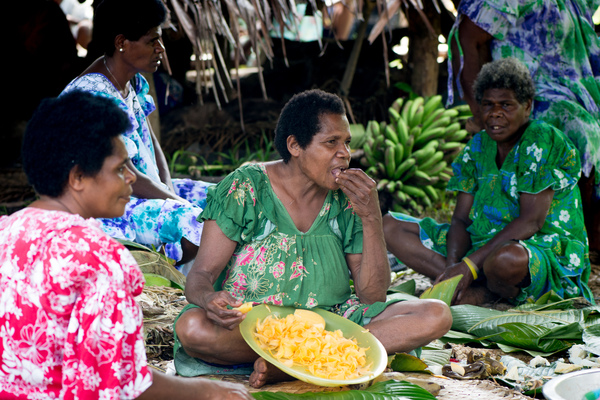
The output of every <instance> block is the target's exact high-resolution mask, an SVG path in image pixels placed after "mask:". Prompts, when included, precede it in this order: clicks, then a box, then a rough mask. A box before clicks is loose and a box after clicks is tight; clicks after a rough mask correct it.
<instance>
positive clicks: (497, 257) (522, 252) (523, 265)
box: [483, 241, 529, 286]
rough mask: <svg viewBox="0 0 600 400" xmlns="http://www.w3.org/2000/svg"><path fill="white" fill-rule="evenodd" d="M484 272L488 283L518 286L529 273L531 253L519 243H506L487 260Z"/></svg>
mask: <svg viewBox="0 0 600 400" xmlns="http://www.w3.org/2000/svg"><path fill="white" fill-rule="evenodd" d="M483 271H484V274H485V276H486V278H487V279H488V282H490V281H491V282H492V283H494V282H498V283H502V284H506V285H511V286H514V285H517V284H519V282H521V281H522V280H523V279H525V278H526V277H527V275H528V273H529V253H528V252H527V250H526V249H525V247H523V246H522V245H521V244H520V243H519V242H517V241H510V242H506V243H504V244H502V245H500V246H498V248H496V250H494V252H492V254H491V255H490V256H489V257H488V258H487V259H486V260H485V262H484V264H483Z"/></svg>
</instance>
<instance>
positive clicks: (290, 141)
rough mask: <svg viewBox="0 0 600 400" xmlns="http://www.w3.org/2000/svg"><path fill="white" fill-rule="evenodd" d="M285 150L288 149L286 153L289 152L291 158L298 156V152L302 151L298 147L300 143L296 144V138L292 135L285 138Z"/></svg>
mask: <svg viewBox="0 0 600 400" xmlns="http://www.w3.org/2000/svg"><path fill="white" fill-rule="evenodd" d="M287 148H288V151H289V152H290V154H291V155H292V157H294V156H295V157H297V156H299V155H300V150H302V148H301V147H300V143H298V140H297V139H296V136H294V135H290V136H288V137H287Z"/></svg>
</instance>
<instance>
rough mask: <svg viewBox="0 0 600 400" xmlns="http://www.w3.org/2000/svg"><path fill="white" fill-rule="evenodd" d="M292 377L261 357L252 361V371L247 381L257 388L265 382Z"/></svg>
mask: <svg viewBox="0 0 600 400" xmlns="http://www.w3.org/2000/svg"><path fill="white" fill-rule="evenodd" d="M293 379H294V378H293V377H291V376H289V375H288V374H286V373H285V372H283V371H282V370H280V369H279V368H277V367H276V366H274V365H273V364H271V363H268V362H267V360H265V359H264V358H262V357H259V358H258V359H257V360H256V361H255V362H254V371H253V372H252V374H251V375H250V379H249V383H250V386H252V387H253V388H259V387H261V386H263V385H266V384H267V383H275V382H284V381H291V380H293Z"/></svg>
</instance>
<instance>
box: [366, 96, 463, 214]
mask: <svg viewBox="0 0 600 400" xmlns="http://www.w3.org/2000/svg"><path fill="white" fill-rule="evenodd" d="M388 114H389V121H383V122H378V121H374V120H371V121H369V122H368V123H367V126H366V127H365V130H364V134H362V135H361V137H360V139H357V140H355V143H356V144H357V145H361V144H362V147H361V148H362V149H363V151H364V156H363V157H362V158H361V160H360V161H361V164H362V165H363V167H364V168H365V172H366V173H367V174H368V175H369V176H371V177H372V178H373V179H375V180H376V181H377V189H378V191H379V192H380V197H387V198H388V199H391V201H387V203H388V205H387V207H388V208H389V209H391V210H393V211H400V212H404V213H409V212H410V211H413V212H415V211H416V212H417V213H422V212H423V210H424V209H427V208H433V207H434V206H439V205H440V204H443V203H444V202H445V196H446V184H447V182H448V181H449V180H450V177H451V176H452V168H451V167H450V164H451V163H452V161H453V160H454V158H455V157H456V155H457V154H458V153H459V152H460V151H461V150H462V149H463V147H464V146H465V143H466V141H467V140H468V139H469V135H468V133H467V131H466V130H465V129H464V123H465V120H466V119H467V118H469V117H471V116H472V114H471V111H470V109H469V107H468V105H458V106H455V107H453V108H449V109H446V108H444V106H443V104H442V96H441V95H436V96H432V97H429V98H424V97H420V96H416V95H415V94H414V93H412V92H411V93H409V97H407V98H406V99H405V98H398V99H396V100H395V101H394V103H393V104H392V105H391V106H390V107H389V108H388ZM357 131H358V130H357ZM384 203H385V202H384ZM384 208H385V207H384ZM385 211H387V210H385Z"/></svg>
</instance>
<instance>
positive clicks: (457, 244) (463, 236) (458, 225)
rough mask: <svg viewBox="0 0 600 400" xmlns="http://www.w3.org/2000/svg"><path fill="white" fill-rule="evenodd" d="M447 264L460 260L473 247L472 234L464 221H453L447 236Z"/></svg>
mask: <svg viewBox="0 0 600 400" xmlns="http://www.w3.org/2000/svg"><path fill="white" fill-rule="evenodd" d="M446 243H447V244H446V266H450V265H454V264H456V263H457V262H459V261H460V260H461V259H462V258H463V257H464V256H465V254H467V252H468V251H469V249H470V248H471V235H470V234H469V232H468V231H467V226H466V225H465V224H464V223H463V222H458V221H453V222H452V223H451V225H450V229H449V230H448V234H447V238H446Z"/></svg>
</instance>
